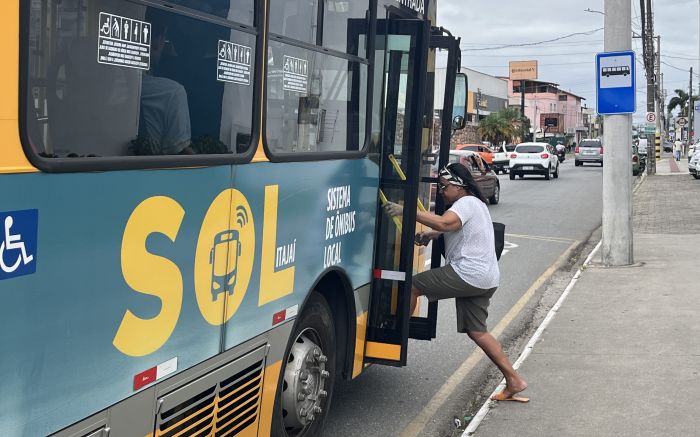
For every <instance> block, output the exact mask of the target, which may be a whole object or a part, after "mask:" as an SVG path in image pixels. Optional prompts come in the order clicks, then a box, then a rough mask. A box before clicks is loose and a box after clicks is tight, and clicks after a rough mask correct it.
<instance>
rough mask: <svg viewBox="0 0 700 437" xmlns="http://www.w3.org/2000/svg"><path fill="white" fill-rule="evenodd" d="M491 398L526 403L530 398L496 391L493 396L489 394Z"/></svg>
mask: <svg viewBox="0 0 700 437" xmlns="http://www.w3.org/2000/svg"><path fill="white" fill-rule="evenodd" d="M491 400H493V401H503V402H505V401H513V402H521V403H523V404H524V403H526V402H530V398H526V397H522V396H506V395H505V394H504V393H503V392H501V393H497V394H495V395H493V396H491Z"/></svg>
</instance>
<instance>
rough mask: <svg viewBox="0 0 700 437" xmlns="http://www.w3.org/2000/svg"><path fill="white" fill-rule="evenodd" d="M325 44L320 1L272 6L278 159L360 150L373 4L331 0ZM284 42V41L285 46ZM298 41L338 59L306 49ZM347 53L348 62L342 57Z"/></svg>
mask: <svg viewBox="0 0 700 437" xmlns="http://www.w3.org/2000/svg"><path fill="white" fill-rule="evenodd" d="M324 2H325V4H324V21H323V27H324V29H327V31H326V30H324V31H323V38H320V37H319V35H318V34H317V33H316V30H315V29H316V28H317V26H316V23H315V20H316V18H315V17H316V16H317V15H318V12H319V11H318V7H319V5H318V3H317V2H316V1H311V2H309V1H283V0H271V7H270V32H271V33H272V34H273V35H274V36H276V37H279V38H278V39H271V40H270V44H269V49H268V56H267V66H268V68H267V86H268V92H267V123H266V132H265V137H266V144H267V147H268V151H269V152H271V153H272V154H275V153H284V154H289V153H317V152H325V153H327V152H343V151H353V150H360V149H362V147H363V146H364V143H365V131H366V129H365V128H366V123H367V119H366V118H367V111H366V110H365V109H366V107H367V84H368V71H369V69H368V63H367V62H366V61H365V59H366V52H367V50H366V47H365V44H366V38H364V37H363V36H362V35H364V34H366V33H367V29H368V26H367V22H366V19H367V18H366V17H367V14H368V1H367V0H361V1H355V2H337V1H329V0H324ZM280 39H281V41H280ZM286 39H294V40H298V41H303V42H307V43H311V44H314V45H317V46H319V45H320V46H323V47H330V48H332V49H333V50H336V51H337V52H340V53H337V52H330V51H323V49H322V48H321V47H320V46H319V47H318V50H315V49H309V48H301V47H299V46H297V45H296V44H288V43H286V42H285V40H286ZM343 54H346V55H343Z"/></svg>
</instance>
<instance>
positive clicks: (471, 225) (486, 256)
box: [385, 163, 529, 402]
mask: <svg viewBox="0 0 700 437" xmlns="http://www.w3.org/2000/svg"><path fill="white" fill-rule="evenodd" d="M439 176H440V177H439V184H438V188H439V190H440V193H441V194H442V196H443V198H444V199H445V203H446V204H447V205H449V206H450V208H449V209H448V210H447V211H446V212H445V213H444V214H443V215H436V214H432V213H429V212H422V211H418V212H417V216H416V219H417V221H418V222H419V223H422V224H424V225H426V226H429V227H430V228H432V229H433V230H432V231H426V232H420V233H418V234H416V239H415V241H416V244H417V245H421V246H425V245H427V244H428V243H429V242H430V241H433V240H436V239H437V238H438V237H439V236H440V235H444V238H445V258H446V261H447V264H446V265H445V266H443V267H440V268H437V269H432V270H428V271H425V272H422V273H419V274H417V275H415V276H414V277H413V288H412V290H411V313H410V314H413V311H414V309H415V307H416V302H417V300H418V297H419V296H426V297H427V298H428V300H430V301H435V300H439V299H449V298H455V300H456V306H457V331H458V332H463V333H464V332H466V333H467V335H469V338H471V339H472V340H474V342H475V343H476V344H477V345H478V346H479V347H480V348H481V349H482V350H483V351H484V353H486V355H487V356H488V357H489V358H490V359H491V361H493V363H494V364H495V365H496V366H498V368H499V369H500V371H501V373H503V376H504V377H505V380H506V386H505V389H504V390H503V391H502V392H500V393H498V394H496V395H494V396H493V398H492V399H494V400H498V401H517V402H528V401H529V399H528V398H526V397H521V396H516V394H518V393H520V392H522V391H523V390H525V389H526V388H527V382H525V380H524V379H523V378H522V377H521V376H520V375H519V374H518V373H517V372H516V371H515V369H513V365H512V364H511V362H510V361H509V360H508V357H507V356H506V354H505V353H504V352H503V349H502V348H501V345H500V344H499V342H498V340H496V339H495V338H494V337H493V336H492V335H491V334H490V333H489V332H488V331H487V329H486V317H487V315H488V307H489V301H490V299H491V297H492V296H493V294H494V293H495V292H496V289H497V288H498V285H499V280H500V271H499V269H498V260H497V259H496V253H495V249H494V248H495V241H494V233H493V224H492V222H491V215H490V214H489V210H488V208H487V207H486V198H485V197H484V195H483V194H482V193H481V190H480V189H479V187H478V186H477V185H476V182H475V181H474V178H473V177H472V175H471V174H470V172H469V170H467V168H466V167H465V166H464V165H462V164H460V163H453V164H449V165H448V166H446V167H443V168H442V170H440V174H439ZM385 209H386V211H387V213H388V214H389V215H391V216H399V217H400V216H401V215H402V214H403V207H402V206H401V205H398V204H396V203H391V202H389V203H387V204H386V205H385Z"/></svg>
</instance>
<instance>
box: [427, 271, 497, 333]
mask: <svg viewBox="0 0 700 437" xmlns="http://www.w3.org/2000/svg"><path fill="white" fill-rule="evenodd" d="M413 286H414V287H416V288H417V289H418V291H420V293H421V294H422V295H423V296H425V297H427V298H428V300H430V301H436V300H441V299H451V298H455V305H456V307H457V332H468V331H477V332H486V318H487V317H488V315H489V311H488V309H489V302H490V300H491V296H493V294H494V293H495V292H496V288H498V287H494V288H491V289H488V290H486V289H483V288H478V287H474V286H473V285H470V284H469V283H467V282H465V281H464V280H463V279H462V278H460V277H459V275H458V274H457V272H455V271H454V269H453V268H452V267H451V266H449V265H446V266H443V267H440V268H437V269H432V270H428V271H425V272H422V273H419V274H417V275H416V276H414V277H413Z"/></svg>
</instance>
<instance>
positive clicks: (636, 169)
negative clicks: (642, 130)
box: [632, 145, 641, 176]
mask: <svg viewBox="0 0 700 437" xmlns="http://www.w3.org/2000/svg"><path fill="white" fill-rule="evenodd" d="M640 171H641V167H640V164H639V148H638V147H637V146H635V145H632V176H639V173H640Z"/></svg>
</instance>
